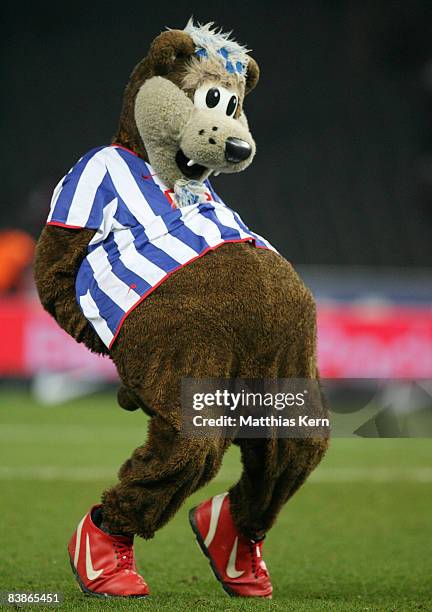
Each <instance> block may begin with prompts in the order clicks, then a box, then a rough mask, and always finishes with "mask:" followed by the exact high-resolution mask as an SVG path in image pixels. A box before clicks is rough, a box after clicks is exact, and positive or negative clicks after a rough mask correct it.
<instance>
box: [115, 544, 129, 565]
mask: <svg viewBox="0 0 432 612" xmlns="http://www.w3.org/2000/svg"><path fill="white" fill-rule="evenodd" d="M114 553H115V556H116V559H117V567H118V568H119V569H122V570H129V571H134V552H133V547H132V544H127V543H125V542H115V543H114Z"/></svg>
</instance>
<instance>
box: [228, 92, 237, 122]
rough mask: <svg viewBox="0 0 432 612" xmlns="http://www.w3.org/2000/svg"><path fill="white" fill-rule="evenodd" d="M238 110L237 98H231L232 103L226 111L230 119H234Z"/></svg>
mask: <svg viewBox="0 0 432 612" xmlns="http://www.w3.org/2000/svg"><path fill="white" fill-rule="evenodd" d="M236 108H237V96H231V98H230V101H229V102H228V106H227V109H226V114H227V115H228V117H232V116H233V115H234V113H235V111H236Z"/></svg>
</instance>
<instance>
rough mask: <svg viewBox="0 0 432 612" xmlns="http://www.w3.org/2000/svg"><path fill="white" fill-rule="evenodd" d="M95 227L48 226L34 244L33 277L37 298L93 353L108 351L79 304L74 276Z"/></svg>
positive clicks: (65, 328) (68, 331)
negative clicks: (78, 228) (91, 228)
mask: <svg viewBox="0 0 432 612" xmlns="http://www.w3.org/2000/svg"><path fill="white" fill-rule="evenodd" d="M95 233H96V232H95V231H94V230H87V229H81V230H76V229H69V228H64V227H57V226H54V225H47V226H46V227H45V228H44V229H43V231H42V234H41V236H40V238H39V241H38V244H37V246H36V256H35V264H34V276H35V281H36V287H37V290H38V293H39V298H40V301H41V302H42V305H43V307H44V308H45V310H47V311H48V312H49V313H50V314H51V315H52V316H53V317H54V318H55V320H56V321H57V323H58V324H59V325H60V327H62V328H63V329H64V330H65V331H67V333H68V334H70V335H71V336H72V337H73V338H75V340H76V341H77V342H83V343H84V344H85V345H86V346H87V347H88V348H89V349H90V350H91V351H94V352H95V353H104V354H106V353H108V349H107V347H106V346H105V345H104V344H103V342H102V340H101V339H100V338H99V337H98V336H97V335H96V333H95V331H94V330H93V328H92V327H91V325H90V323H89V322H88V321H87V319H86V318H85V316H84V315H83V313H82V311H81V308H80V307H79V306H78V303H77V301H76V294H75V279H76V275H77V272H78V269H79V267H80V265H81V262H82V261H83V259H84V257H85V256H86V254H87V247H88V244H89V242H90V240H91V239H92V238H93V236H94V235H95Z"/></svg>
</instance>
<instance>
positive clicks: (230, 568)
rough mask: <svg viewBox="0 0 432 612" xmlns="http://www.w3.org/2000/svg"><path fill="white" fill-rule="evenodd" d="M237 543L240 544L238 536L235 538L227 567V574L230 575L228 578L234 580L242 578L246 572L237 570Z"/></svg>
mask: <svg viewBox="0 0 432 612" xmlns="http://www.w3.org/2000/svg"><path fill="white" fill-rule="evenodd" d="M237 544H238V538H236V539H235V540H234V544H233V547H232V550H231V554H230V558H229V559H228V565H227V568H226V575H227V576H228V578H232V579H233V580H234V579H235V578H240V576H243V574H244V570H241V571H238V570H236V566H235V562H236V559H237Z"/></svg>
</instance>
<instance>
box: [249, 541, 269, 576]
mask: <svg viewBox="0 0 432 612" xmlns="http://www.w3.org/2000/svg"><path fill="white" fill-rule="evenodd" d="M249 554H250V557H251V563H252V571H253V573H254V576H255V578H259V577H260V576H268V571H267V566H266V564H265V562H264V559H263V558H262V540H260V541H258V542H257V541H256V540H249Z"/></svg>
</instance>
